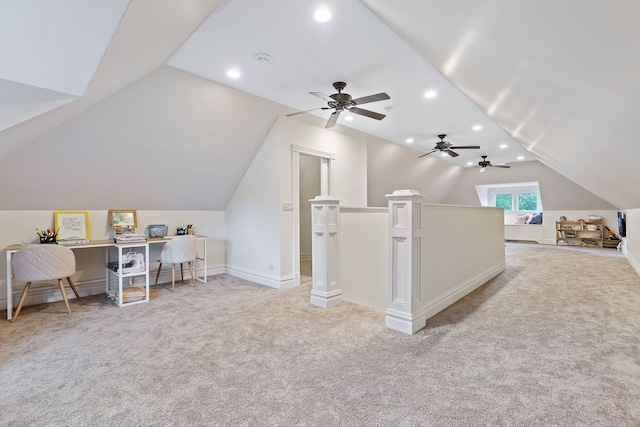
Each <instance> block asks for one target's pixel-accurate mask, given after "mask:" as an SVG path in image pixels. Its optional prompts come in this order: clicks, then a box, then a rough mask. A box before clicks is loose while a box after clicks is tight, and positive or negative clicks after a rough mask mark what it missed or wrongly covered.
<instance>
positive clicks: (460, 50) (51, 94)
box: [0, 0, 640, 208]
mask: <svg viewBox="0 0 640 427" xmlns="http://www.w3.org/2000/svg"><path fill="white" fill-rule="evenodd" d="M319 6H325V7H328V8H329V9H330V10H331V12H332V15H333V16H332V19H331V20H330V21H328V22H326V23H317V22H315V21H314V20H313V19H312V15H313V11H314V10H315V9H316V7H319ZM0 11H1V12H2V13H0V55H2V57H3V61H2V62H1V63H0V156H3V157H6V156H8V155H9V154H11V153H13V152H14V151H15V150H17V149H21V148H22V147H25V146H26V145H28V144H30V143H33V141H35V140H38V139H39V138H41V137H42V136H43V135H48V134H50V133H51V132H53V131H54V130H55V129H56V128H59V127H60V126H62V125H63V124H65V123H71V121H72V119H74V118H76V117H79V116H81V115H82V114H86V112H87V111H88V110H89V109H90V108H92V107H94V106H96V105H98V104H100V103H101V102H103V101H104V100H106V99H108V98H109V97H112V96H113V95H114V94H116V93H118V92H119V91H122V90H123V89H125V88H127V87H134V86H135V85H134V83H136V82H138V85H137V86H138V87H140V88H144V87H150V89H149V90H152V89H151V88H152V86H150V83H151V82H154V81H155V82H157V81H160V80H161V79H163V78H172V79H173V78H181V77H179V76H180V75H179V74H175V73H171V72H168V71H166V70H165V71H162V69H163V68H166V65H167V64H168V65H170V66H172V67H175V68H178V69H180V70H183V71H186V72H187V73H192V74H195V75H197V76H200V77H202V78H204V79H206V80H210V81H212V82H215V84H216V85H218V86H219V85H225V86H229V87H230V88H235V89H237V90H239V91H242V92H247V93H248V94H252V95H254V96H257V97H260V98H263V99H265V100H268V101H270V102H260V103H257V104H259V105H256V102H255V99H256V98H255V97H252V96H238V97H236V100H235V101H231V100H229V98H225V103H226V104H227V105H229V114H228V117H226V116H225V117H222V116H220V117H218V119H219V120H217V121H215V125H216V134H218V135H225V136H226V135H233V138H232V139H233V141H228V142H227V143H226V144H225V142H224V141H222V140H220V141H216V144H217V146H216V147H215V148H216V149H218V150H219V151H220V152H221V153H230V152H234V156H235V157H234V159H235V161H236V164H239V165H246V164H248V163H249V162H250V160H251V158H252V156H253V154H254V153H255V149H256V144H259V143H260V135H258V134H259V133H260V132H264V129H268V123H271V122H272V121H273V119H274V118H275V117H278V116H279V115H282V114H283V113H286V112H289V113H290V112H294V111H298V110H306V109H313V108H317V107H320V106H324V103H323V101H322V100H321V99H319V98H317V97H313V96H311V95H309V93H308V92H311V91H317V92H323V93H325V94H332V93H334V90H333V88H332V87H331V83H333V82H334V81H345V82H347V85H348V86H347V89H348V90H345V92H348V93H351V94H352V95H353V96H354V98H356V97H359V96H364V95H369V94H372V93H377V92H386V93H388V94H389V95H390V97H391V99H390V100H388V101H382V102H376V103H371V104H368V105H367V106H365V107H366V108H367V109H370V110H372V111H376V112H380V113H384V114H386V115H387V117H385V118H384V119H383V120H381V121H377V120H373V119H369V118H367V117H363V116H358V115H355V117H354V119H353V121H351V122H347V121H344V119H345V118H346V114H343V115H341V118H340V121H339V124H340V125H342V126H347V127H353V128H354V129H357V130H360V131H363V132H365V133H368V134H371V135H376V136H378V137H380V138H383V139H386V140H388V141H391V142H395V143H397V144H400V145H403V146H406V147H408V148H410V149H415V150H417V151H416V153H415V154H416V157H417V156H418V155H419V154H421V153H422V152H424V151H426V150H428V149H429V148H430V147H431V146H432V145H433V144H434V143H435V142H436V140H437V139H436V138H435V135H437V134H439V133H446V134H448V135H449V136H448V138H447V139H448V140H451V142H453V143H454V145H456V144H457V145H480V146H481V147H482V148H481V150H460V152H459V153H460V156H459V158H456V159H449V158H447V160H451V161H455V162H457V163H458V164H460V165H461V166H465V165H467V163H468V162H472V163H474V162H477V160H479V156H480V154H489V156H490V159H491V160H492V161H493V162H502V161H504V162H515V161H518V160H517V157H518V156H520V157H521V158H522V159H523V160H531V159H538V160H540V161H541V162H543V163H544V164H546V165H547V166H549V167H551V168H552V169H554V170H556V171H557V172H559V173H560V174H562V175H564V176H565V177H567V178H569V179H570V180H572V181H574V182H575V183H577V184H578V185H580V186H582V187H584V188H586V189H588V190H589V191H591V192H592V193H594V194H596V195H598V196H599V197H601V198H602V199H604V200H606V201H608V202H610V203H612V204H613V205H615V206H617V207H619V208H632V207H639V206H640V192H638V191H636V190H635V189H634V186H633V185H630V184H632V183H635V182H638V181H639V180H640V169H639V168H637V167H635V162H636V161H637V160H638V159H639V158H640V148H638V144H636V143H635V135H636V130H635V128H634V123H635V122H637V118H638V112H637V111H638V108H637V106H636V100H637V99H638V96H640V83H638V79H637V76H638V75H639V71H640V55H638V54H637V47H636V44H637V40H638V38H639V37H638V36H639V35H640V34H639V33H640V30H638V28H637V25H636V21H637V18H638V16H640V4H638V3H636V2H630V1H625V0H613V1H609V2H606V3H605V2H601V1H595V0H565V1H562V2H553V1H550V0H549V1H542V2H541V1H534V0H522V1H512V0H487V1H477V0H453V1H451V0H448V1H447V0H430V1H428V2H420V1H415V0H394V1H393V2H389V1H385V0H360V1H359V0H326V1H323V2H318V4H316V2H300V1H299V0H224V1H223V0H208V1H206V0H181V1H180V2H175V1H173V0H155V1H148V0H131V1H129V0H117V1H115V0H96V1H92V2H85V1H82V0H65V1H63V2H56V3H53V4H52V3H51V2H46V1H34V2H29V3H28V4H24V2H11V4H9V2H5V3H3V4H2V5H0ZM257 54H267V55H269V57H270V60H271V62H266V63H265V61H258V60H257V59H259V57H256V55H257ZM232 67H235V68H236V69H238V70H239V71H240V72H241V77H240V78H239V79H229V78H228V77H227V75H226V72H227V71H228V69H230V68H232ZM154 72H156V73H155V76H156V77H152V78H151V79H150V80H149V78H150V76H152V73H154ZM158 72H160V74H158ZM142 79H146V81H147V83H144V84H143V85H142V86H140V84H139V83H140V82H142ZM149 90H147V89H145V90H138V91H139V92H140V93H145V94H149V93H150V92H149ZM428 90H435V91H436V92H437V96H436V97H435V98H433V99H428V98H425V97H424V93H425V92H426V91H428ZM227 92H228V91H227ZM147 96H149V95H147ZM149 102H150V103H151V104H152V103H153V102H152V100H149ZM112 103H116V104H117V101H113V102H112ZM206 104H207V105H214V104H213V98H211V99H210V100H208V101H207V103H206ZM243 105H244V107H243ZM243 110H246V111H247V112H251V114H249V115H243V114H242V111H243ZM218 113H219V114H224V110H222V112H220V111H218ZM232 113H233V114H232ZM95 114H96V113H94V114H93V115H94V116H95ZM311 114H312V115H317V116H319V117H321V118H322V120H323V121H324V120H326V118H327V117H328V112H326V111H323V110H319V111H314V112H312V113H311ZM256 115H260V117H257V116H256ZM252 120H255V121H256V123H259V126H258V128H257V129H263V130H260V131H259V132H256V128H251V127H248V126H246V123H247V122H248V121H252ZM202 123H204V121H202ZM475 125H481V126H482V130H480V131H473V130H472V127H473V126H475ZM76 126H77V124H76ZM409 138H411V139H413V140H414V141H413V142H412V143H409V142H407V140H408V139H409ZM238 141H245V144H246V147H247V149H246V150H245V151H246V153H245V154H242V153H243V150H242V148H243V147H244V146H245V145H238ZM500 145H507V146H508V148H507V149H505V148H500ZM165 148H166V149H168V150H171V148H170V147H155V149H157V150H163V149H165ZM480 151H482V153H480ZM436 154H439V153H436ZM242 156H244V158H243V157H242ZM231 181H233V180H231ZM226 193H228V191H227V192H226ZM226 193H225V194H226ZM225 197H227V196H225Z"/></svg>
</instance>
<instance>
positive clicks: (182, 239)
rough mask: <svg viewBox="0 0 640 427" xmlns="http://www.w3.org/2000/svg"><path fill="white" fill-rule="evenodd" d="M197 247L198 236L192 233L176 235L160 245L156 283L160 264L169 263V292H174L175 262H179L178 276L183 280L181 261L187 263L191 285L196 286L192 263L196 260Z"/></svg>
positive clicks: (160, 268)
mask: <svg viewBox="0 0 640 427" xmlns="http://www.w3.org/2000/svg"><path fill="white" fill-rule="evenodd" d="M197 248H198V238H197V237H196V236H193V235H189V234H187V235H184V236H176V237H174V238H172V239H171V240H169V241H168V242H167V243H165V245H164V246H163V247H162V250H161V252H160V260H159V262H160V265H159V266H158V273H157V274H156V282H155V284H156V285H157V284H158V278H159V277H160V270H162V264H171V292H175V285H176V264H180V278H181V279H182V281H183V282H184V271H183V269H182V263H185V262H186V263H189V271H190V272H191V281H192V282H193V286H194V287H195V286H196V280H195V274H194V272H193V264H194V262H195V260H196V254H197Z"/></svg>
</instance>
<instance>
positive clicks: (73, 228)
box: [53, 211, 89, 241]
mask: <svg viewBox="0 0 640 427" xmlns="http://www.w3.org/2000/svg"><path fill="white" fill-rule="evenodd" d="M53 216H54V224H55V225H54V227H55V229H56V231H57V232H58V237H57V240H58V241H64V240H89V213H88V212H86V211H84V212H82V211H74V212H69V211H60V212H54V213H53Z"/></svg>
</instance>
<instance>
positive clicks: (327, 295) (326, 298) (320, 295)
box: [310, 289, 342, 308]
mask: <svg viewBox="0 0 640 427" xmlns="http://www.w3.org/2000/svg"><path fill="white" fill-rule="evenodd" d="M341 302H342V289H336V290H335V291H330V292H323V291H320V290H318V289H313V290H312V291H311V299H310V303H311V304H312V305H315V306H318V307H322V308H330V307H333V306H336V305H338V304H340V303H341Z"/></svg>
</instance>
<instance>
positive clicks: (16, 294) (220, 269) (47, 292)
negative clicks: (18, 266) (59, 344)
mask: <svg viewBox="0 0 640 427" xmlns="http://www.w3.org/2000/svg"><path fill="white" fill-rule="evenodd" d="M186 270H187V274H185V280H187V279H188V278H189V274H188V271H189V269H188V268H187V269H186ZM157 271H158V270H157V269H155V270H150V271H149V286H153V283H154V282H155V280H156V272H157ZM201 273H202V269H200V270H196V275H197V276H201V275H202V274H201ZM224 273H225V268H224V266H217V267H208V268H207V276H214V275H216V274H224ZM176 276H177V277H180V272H177V274H176ZM72 280H73V276H72ZM62 282H63V283H64V284H65V289H66V290H67V298H69V299H70V300H71V299H75V298H76V296H75V295H74V293H73V291H72V290H71V288H70V287H69V284H68V283H67V281H66V280H65V279H63V280H62ZM167 282H168V283H171V268H167V270H166V271H165V269H164V268H163V269H162V273H160V279H159V280H158V283H167ZM116 283H117V282H116ZM73 284H74V285H76V289H78V293H79V294H80V297H84V296H89V295H100V294H106V284H105V281H104V279H94V280H84V281H74V282H73ZM133 284H134V285H137V286H140V285H143V286H144V277H143V276H137V277H134V281H133ZM198 284H201V283H200V282H198ZM116 286H117V285H116ZM22 289H23V286H22V284H20V285H18V286H14V288H13V302H14V304H13V308H14V310H15V308H16V305H17V303H18V299H19V298H20V294H21V293H22ZM2 295H3V297H1V298H0V310H6V309H7V297H6V295H7V294H6V292H3V293H2ZM55 301H62V294H61V293H60V287H59V286H58V284H57V283H51V284H44V283H39V282H35V283H34V284H33V285H32V286H31V289H29V294H28V295H27V299H26V300H25V302H24V305H25V306H28V305H35V304H44V303H49V302H55Z"/></svg>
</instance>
